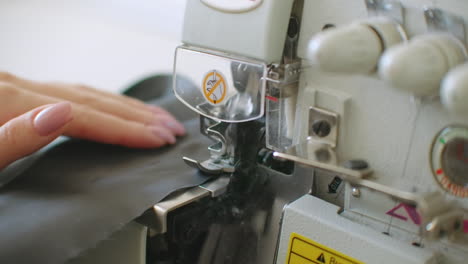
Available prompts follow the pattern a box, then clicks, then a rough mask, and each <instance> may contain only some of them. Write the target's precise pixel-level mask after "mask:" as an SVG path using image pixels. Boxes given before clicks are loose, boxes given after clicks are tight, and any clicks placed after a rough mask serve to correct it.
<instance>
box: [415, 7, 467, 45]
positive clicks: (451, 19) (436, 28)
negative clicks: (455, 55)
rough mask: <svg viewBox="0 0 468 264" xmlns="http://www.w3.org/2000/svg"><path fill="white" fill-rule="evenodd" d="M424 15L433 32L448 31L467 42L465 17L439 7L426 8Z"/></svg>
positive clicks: (429, 28)
mask: <svg viewBox="0 0 468 264" xmlns="http://www.w3.org/2000/svg"><path fill="white" fill-rule="evenodd" d="M424 17H425V18H426V24H427V27H428V30H429V31H431V32H448V33H450V34H452V35H454V36H455V37H457V38H458V39H459V40H461V41H462V42H463V43H466V33H465V21H464V19H463V17H460V16H456V15H453V14H451V13H449V12H447V11H444V10H442V9H439V8H426V9H425V10H424Z"/></svg>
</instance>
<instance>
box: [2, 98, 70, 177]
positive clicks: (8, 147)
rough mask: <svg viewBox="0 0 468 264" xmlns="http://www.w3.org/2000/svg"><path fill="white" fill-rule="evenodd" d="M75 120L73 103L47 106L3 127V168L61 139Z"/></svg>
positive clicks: (13, 120)
mask: <svg viewBox="0 0 468 264" xmlns="http://www.w3.org/2000/svg"><path fill="white" fill-rule="evenodd" d="M72 119H73V116H72V109H71V105H70V103H67V102H62V103H57V104H51V105H44V106H41V107H38V108H36V109H33V110H31V111H29V112H27V113H25V114H22V115H20V116H18V117H16V118H13V119H11V120H10V121H8V122H7V123H5V124H4V125H3V126H1V127H0V169H1V168H4V167H6V166H7V165H8V164H10V163H12V162H13V161H15V160H17V159H19V158H21V157H24V156H26V155H29V154H31V153H33V152H35V151H37V150H39V149H40V148H42V147H43V146H45V145H47V144H49V143H50V142H52V141H53V140H54V139H55V138H57V137H58V136H60V135H61V134H62V133H63V132H64V131H65V129H66V124H68V123H69V122H70V121H71V120H72Z"/></svg>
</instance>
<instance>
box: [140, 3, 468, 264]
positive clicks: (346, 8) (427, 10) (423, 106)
mask: <svg viewBox="0 0 468 264" xmlns="http://www.w3.org/2000/svg"><path fill="white" fill-rule="evenodd" d="M467 10H468V2H466V1H463V0H444V1H425V0H401V1H396V0H395V1H394V0H346V1H345V0H314V1H312V0H281V1H272V0H237V1H230V0H189V1H188V2H187V7H186V15H185V26H184V34H183V39H182V42H183V45H181V46H180V47H179V48H177V50H176V52H175V59H174V83H173V88H174V92H175V95H176V96H177V98H178V99H179V100H180V101H181V102H183V103H184V104H185V105H186V106H187V107H189V108H190V109H191V110H193V111H195V112H197V113H198V114H200V131H201V133H203V134H204V135H206V136H207V137H209V138H212V139H213V141H214V144H213V145H211V146H209V147H208V146H207V147H208V149H207V152H208V153H209V154H210V158H209V159H208V160H198V159H197V158H198V157H184V159H183V160H184V162H185V163H186V165H188V166H192V167H194V168H196V169H198V170H200V171H202V172H203V173H205V174H209V175H213V180H211V181H210V182H207V183H206V184H204V185H201V186H198V187H195V188H190V189H187V190H181V191H178V192H176V193H173V194H171V195H170V196H169V197H166V198H165V199H164V200H163V201H161V202H160V203H158V204H156V205H154V207H153V208H151V209H150V210H148V211H147V212H146V213H145V214H144V215H143V216H142V217H141V218H140V219H139V220H138V221H137V222H140V223H143V225H144V226H148V230H149V231H148V234H149V235H148V238H147V240H146V238H145V236H146V232H143V231H141V230H146V229H145V228H146V227H145V228H144V229H138V230H140V231H138V232H140V236H139V237H138V238H137V239H136V240H137V241H140V244H135V245H140V246H143V245H144V244H145V243H146V245H147V247H146V248H147V252H146V255H147V256H148V261H149V262H148V263H203V264H208V263H278V264H279V263H282V264H284V263H287V264H298V263H301V264H304V263H319V264H321V263H326V264H338V263H464V262H466V258H467V257H468V239H467V235H466V232H468V213H467V209H468V200H467V197H468V118H467V114H468V104H467V103H466V102H467V100H468V64H467V63H466V59H467V50H466V47H467V38H466V33H467V30H466V25H467V23H468V11H467ZM181 78H188V79H189V80H190V81H192V82H193V83H194V84H195V85H194V86H193V88H190V89H187V86H183V85H179V80H180V79H181ZM181 158H182V157H181ZM181 166H182V160H181ZM140 228H143V227H140ZM142 241H143V242H142ZM145 241H146V242H145ZM138 252H140V256H141V254H143V253H141V251H138ZM141 259H143V258H142V257H140V260H141ZM140 263H143V260H141V262H140Z"/></svg>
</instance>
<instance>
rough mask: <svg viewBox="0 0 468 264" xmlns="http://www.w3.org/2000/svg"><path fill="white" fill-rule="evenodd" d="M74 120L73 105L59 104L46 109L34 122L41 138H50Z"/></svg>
mask: <svg viewBox="0 0 468 264" xmlns="http://www.w3.org/2000/svg"><path fill="white" fill-rule="evenodd" d="M71 119H72V113H71V105H70V103H68V102H63V103H58V104H54V105H51V106H49V107H46V108H44V109H43V110H42V111H40V112H39V113H38V114H37V115H36V117H34V120H33V126H34V129H36V131H37V133H38V134H39V135H40V136H48V135H50V134H52V133H53V132H55V131H57V130H58V129H59V128H61V127H63V126H64V125H65V124H66V123H68V122H69V121H70V120H71Z"/></svg>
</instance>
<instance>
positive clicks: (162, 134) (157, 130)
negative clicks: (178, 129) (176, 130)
mask: <svg viewBox="0 0 468 264" xmlns="http://www.w3.org/2000/svg"><path fill="white" fill-rule="evenodd" d="M151 132H153V134H154V135H155V136H157V137H159V138H162V139H164V140H165V141H166V142H168V143H169V144H174V143H176V138H175V136H174V135H173V134H172V133H171V132H170V131H168V130H166V129H164V128H162V127H151Z"/></svg>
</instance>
